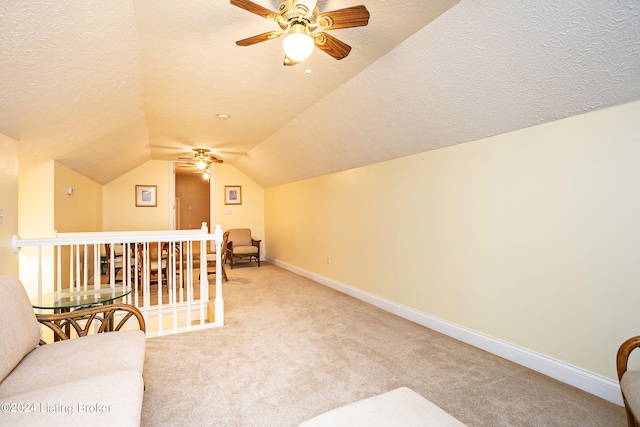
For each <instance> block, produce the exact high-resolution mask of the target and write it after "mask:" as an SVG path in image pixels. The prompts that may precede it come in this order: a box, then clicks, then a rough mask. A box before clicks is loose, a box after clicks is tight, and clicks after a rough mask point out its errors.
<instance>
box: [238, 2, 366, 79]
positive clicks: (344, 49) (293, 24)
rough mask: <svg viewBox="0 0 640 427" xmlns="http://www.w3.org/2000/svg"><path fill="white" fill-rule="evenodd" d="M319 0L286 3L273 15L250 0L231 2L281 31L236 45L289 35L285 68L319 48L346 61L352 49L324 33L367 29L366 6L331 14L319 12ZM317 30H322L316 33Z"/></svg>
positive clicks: (239, 42)
mask: <svg viewBox="0 0 640 427" xmlns="http://www.w3.org/2000/svg"><path fill="white" fill-rule="evenodd" d="M316 3H317V0H283V1H282V3H280V6H278V12H273V11H271V10H269V9H267V8H265V7H262V6H260V5H258V4H256V3H253V2H252V1H250V0H231V4H232V5H234V6H238V7H239V8H241V9H244V10H247V11H249V12H251V13H255V14H256V15H260V16H262V17H264V18H267V19H269V20H271V21H275V22H276V23H277V24H278V25H279V26H280V28H281V31H269V32H267V33H263V34H259V35H257V36H253V37H249V38H246V39H243V40H239V41H237V42H236V44H237V45H238V46H251V45H253V44H256V43H260V42H263V41H267V40H271V39H275V38H278V37H280V36H286V37H285V39H284V41H283V43H282V45H283V47H284V51H285V57H284V62H283V64H284V65H287V66H290V65H295V64H298V63H300V62H301V61H304V60H305V59H307V58H308V57H309V56H310V55H311V53H312V52H313V48H314V47H317V48H318V49H320V50H321V51H323V52H324V53H326V54H328V55H330V56H332V57H334V58H335V59H338V60H340V59H343V58H346V56H347V55H349V52H351V46H349V45H348V44H346V43H344V42H342V41H340V40H338V39H337V38H335V37H333V36H331V35H329V34H327V33H325V32H324V31H328V30H339V29H343V28H352V27H364V26H366V25H367V24H368V23H369V11H368V10H367V8H366V7H364V6H363V5H359V6H351V7H347V8H344V9H338V10H334V11H330V12H322V13H321V12H320V11H319V10H318V8H317V7H316ZM316 30H321V31H320V32H318V33H315V31H316Z"/></svg>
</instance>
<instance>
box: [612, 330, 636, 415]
mask: <svg viewBox="0 0 640 427" xmlns="http://www.w3.org/2000/svg"><path fill="white" fill-rule="evenodd" d="M638 347H640V336H638V337H633V338H629V339H628V340H626V341H625V342H624V343H622V345H621V346H620V348H619V349H618V355H617V357H616V367H617V368H618V381H620V390H621V391H622V399H623V401H624V409H625V410H626V412H627V425H628V426H629V427H640V422H639V421H638V418H637V417H638V415H640V371H629V370H627V363H628V362H629V355H630V354H631V352H632V351H633V350H635V349H636V348H638Z"/></svg>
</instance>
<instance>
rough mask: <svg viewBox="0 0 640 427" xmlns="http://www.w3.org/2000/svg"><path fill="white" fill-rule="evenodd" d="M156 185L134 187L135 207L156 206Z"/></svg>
mask: <svg viewBox="0 0 640 427" xmlns="http://www.w3.org/2000/svg"><path fill="white" fill-rule="evenodd" d="M157 187H158V186H157V185H136V206H151V207H156V206H158V191H157Z"/></svg>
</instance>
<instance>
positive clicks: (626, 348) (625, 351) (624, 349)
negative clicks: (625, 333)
mask: <svg viewBox="0 0 640 427" xmlns="http://www.w3.org/2000/svg"><path fill="white" fill-rule="evenodd" d="M638 347H640V336H637V337H633V338H629V339H628V340H626V341H625V342H623V343H622V345H621V346H620V348H619V349H618V355H617V357H616V367H617V368H618V381H619V380H621V379H622V376H623V375H624V373H625V372H627V363H628V361H629V355H630V354H631V352H632V351H633V350H635V349H636V348H638Z"/></svg>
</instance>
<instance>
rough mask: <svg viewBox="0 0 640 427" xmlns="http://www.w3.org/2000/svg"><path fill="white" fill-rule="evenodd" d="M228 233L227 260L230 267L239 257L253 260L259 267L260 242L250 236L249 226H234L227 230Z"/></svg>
mask: <svg viewBox="0 0 640 427" xmlns="http://www.w3.org/2000/svg"><path fill="white" fill-rule="evenodd" d="M227 232H228V233H229V237H228V242H227V260H229V263H230V264H231V268H233V265H234V264H235V263H236V261H238V260H240V259H248V260H249V262H251V261H252V260H255V261H257V262H258V267H260V242H261V241H262V240H256V239H254V238H253V237H251V229H250V228H234V229H231V230H228V231H227Z"/></svg>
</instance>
